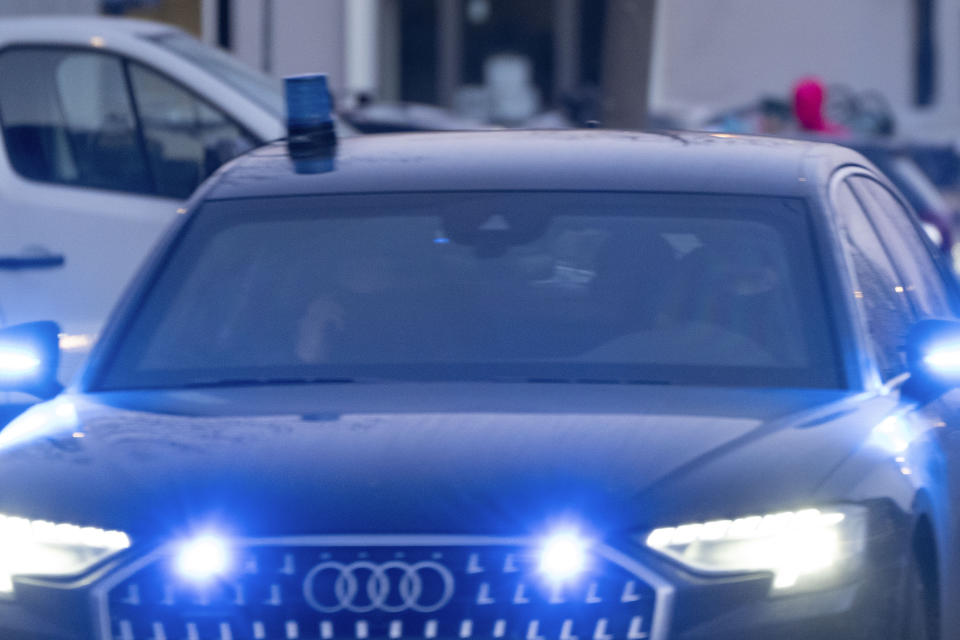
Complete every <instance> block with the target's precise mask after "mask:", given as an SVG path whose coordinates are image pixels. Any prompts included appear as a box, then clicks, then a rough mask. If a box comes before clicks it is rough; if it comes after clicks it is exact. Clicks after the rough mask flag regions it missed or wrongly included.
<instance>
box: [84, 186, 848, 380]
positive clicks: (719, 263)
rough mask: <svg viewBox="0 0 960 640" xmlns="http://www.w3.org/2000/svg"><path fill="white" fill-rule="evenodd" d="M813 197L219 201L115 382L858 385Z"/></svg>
mask: <svg viewBox="0 0 960 640" xmlns="http://www.w3.org/2000/svg"><path fill="white" fill-rule="evenodd" d="M812 238H813V234H812V231H811V228H810V221H809V216H808V213H807V211H806V209H805V205H804V204H803V202H802V201H800V200H794V199H785V198H774V197H753V196H727V195H689V194H638V193H613V192H611V193H556V192H506V193H504V192H471V193H463V192H458V193H401V194H369V195H324V196H308V197H289V198H266V199H242V200H225V201H212V202H208V203H206V204H204V205H203V206H202V208H201V209H200V210H199V211H198V212H197V213H196V214H195V217H194V219H193V220H192V222H191V223H190V225H189V226H188V228H187V230H186V231H185V232H184V235H183V236H182V238H181V239H180V240H179V242H178V244H177V246H176V247H175V249H174V250H173V251H172V253H171V255H170V258H169V260H168V261H167V262H166V263H165V264H164V265H163V266H162V267H161V271H160V272H159V274H158V276H157V278H155V280H154V285H153V286H152V287H151V288H150V290H149V291H147V292H146V294H145V299H144V300H142V301H141V303H140V304H138V305H137V306H136V309H137V311H136V312H135V316H134V317H132V319H131V320H130V321H129V322H128V323H127V326H126V329H125V332H124V335H123V337H122V338H121V340H120V342H119V348H118V350H116V351H115V352H114V357H113V359H112V361H111V362H110V363H109V366H108V367H107V369H106V370H105V371H104V372H102V375H101V376H100V380H99V385H97V386H98V387H99V388H100V389H124V388H149V387H185V386H202V385H216V384H250V383H256V384H261V383H262V384H268V383H272V382H297V381H312V382H321V381H328V382H329V381H333V382H347V381H366V380H377V381H382V380H432V381H436V380H441V381H479V380H484V381H490V380H493V381H543V382H592V383H636V384H643V383H649V384H684V385H685V384H690V385H701V384H703V385H737V386H783V387H786V386H789V387H837V386H840V384H841V381H840V374H839V367H838V364H837V356H836V349H835V346H834V344H833V341H832V338H831V336H832V331H831V329H830V324H829V321H828V315H827V312H826V308H825V305H826V303H825V295H824V292H823V286H822V282H821V279H820V276H819V273H820V270H819V267H818V264H817V260H816V252H815V251H814V242H813V239H812Z"/></svg>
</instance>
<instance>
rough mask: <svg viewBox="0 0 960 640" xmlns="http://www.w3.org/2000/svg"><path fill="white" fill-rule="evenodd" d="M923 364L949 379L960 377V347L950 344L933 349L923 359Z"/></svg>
mask: <svg viewBox="0 0 960 640" xmlns="http://www.w3.org/2000/svg"><path fill="white" fill-rule="evenodd" d="M923 363H924V364H925V365H927V367H929V368H930V371H931V372H933V373H935V374H937V375H942V376H949V377H955V376H957V375H960V345H957V344H949V345H944V346H942V347H939V348H936V349H931V350H930V351H929V352H927V354H926V355H925V356H924V357H923Z"/></svg>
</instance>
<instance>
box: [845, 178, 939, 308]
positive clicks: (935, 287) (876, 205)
mask: <svg viewBox="0 0 960 640" xmlns="http://www.w3.org/2000/svg"><path fill="white" fill-rule="evenodd" d="M850 183H851V185H852V186H853V188H854V190H855V191H856V194H857V196H859V198H860V201H861V202H862V203H863V206H864V207H866V209H867V211H869V212H870V217H871V219H872V220H873V221H874V223H875V224H876V226H877V230H878V231H879V232H880V235H881V237H882V238H883V242H884V244H885V245H886V247H887V248H888V249H889V251H890V255H891V257H892V258H893V262H894V265H895V266H896V268H897V271H898V273H900V275H901V277H902V278H903V280H904V287H905V288H906V290H907V296H908V297H909V298H910V300H911V301H912V302H913V304H914V306H915V307H916V309H917V312H918V314H919V315H921V316H927V317H930V316H932V317H937V316H940V317H942V316H947V315H950V303H949V293H948V292H947V287H946V285H945V284H944V282H943V278H942V276H941V275H940V271H939V270H938V269H937V266H936V265H935V264H934V263H933V259H932V258H931V257H930V251H929V250H928V249H927V245H926V244H925V243H924V242H923V239H922V238H921V237H920V235H919V234H920V233H921V231H920V230H919V229H918V228H917V226H916V225H914V224H913V222H912V221H911V220H910V216H911V215H912V214H911V213H910V212H909V211H908V210H907V209H905V208H904V207H903V205H902V204H900V202H899V201H898V200H897V199H896V198H895V197H894V195H893V194H892V193H890V192H889V191H887V189H886V187H884V186H883V185H881V184H880V183H878V182H875V181H874V180H871V179H870V178H867V177H853V178H850Z"/></svg>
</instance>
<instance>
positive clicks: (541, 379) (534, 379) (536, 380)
mask: <svg viewBox="0 0 960 640" xmlns="http://www.w3.org/2000/svg"><path fill="white" fill-rule="evenodd" d="M481 381H482V382H507V383H509V382H513V383H517V382H521V383H522V382H527V383H531V384H637V385H641V384H649V385H670V384H673V383H672V382H669V381H667V380H643V379H639V378H579V377H578V378H563V377H553V376H526V377H524V376H517V377H512V376H494V377H490V378H483V379H482V380H481Z"/></svg>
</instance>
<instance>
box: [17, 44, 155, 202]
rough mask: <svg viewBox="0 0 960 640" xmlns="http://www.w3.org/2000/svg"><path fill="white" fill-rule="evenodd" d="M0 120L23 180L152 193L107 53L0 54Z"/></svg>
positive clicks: (119, 73)
mask: <svg viewBox="0 0 960 640" xmlns="http://www.w3.org/2000/svg"><path fill="white" fill-rule="evenodd" d="M0 119H2V122H3V134H4V141H5V143H6V148H7V154H8V156H9V158H10V162H11V164H12V166H13V168H14V170H16V171H17V172H18V173H19V174H20V175H22V176H24V177H25V178H29V179H32V180H40V181H43V182H54V183H60V184H67V185H75V186H83V187H93V188H99V189H112V190H119V191H133V192H142V193H149V192H152V191H153V184H152V181H151V180H150V176H149V173H148V172H147V167H146V165H145V163H144V159H143V154H142V153H141V148H140V145H139V140H138V136H137V129H136V117H135V114H134V110H133V107H132V105H131V104H130V100H129V93H128V92H127V90H126V81H125V79H124V72H123V63H122V62H121V61H120V60H119V59H118V58H116V57H115V56H112V55H109V54H105V53H101V52H94V51H81V50H74V49H54V48H41V47H29V48H21V49H11V50H8V51H6V52H4V53H3V54H0Z"/></svg>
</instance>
